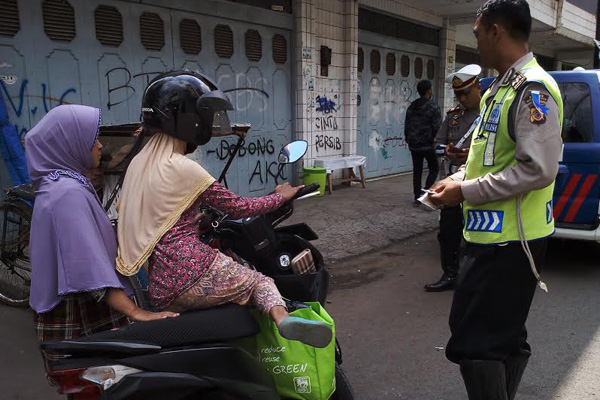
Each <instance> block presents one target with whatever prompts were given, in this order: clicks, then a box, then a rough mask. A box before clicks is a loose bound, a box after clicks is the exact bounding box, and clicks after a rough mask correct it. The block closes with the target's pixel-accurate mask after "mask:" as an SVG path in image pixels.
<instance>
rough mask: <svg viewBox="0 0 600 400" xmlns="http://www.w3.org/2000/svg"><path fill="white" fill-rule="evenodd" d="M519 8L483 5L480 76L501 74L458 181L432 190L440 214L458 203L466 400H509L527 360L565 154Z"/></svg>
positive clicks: (487, 96)
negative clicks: (484, 71) (489, 71)
mask: <svg viewBox="0 0 600 400" xmlns="http://www.w3.org/2000/svg"><path fill="white" fill-rule="evenodd" d="M531 24H532V20H531V13H530V9H529V5H528V3H527V1H526V0H488V1H487V2H486V3H485V4H484V5H483V6H481V8H480V9H479V11H478V12H477V17H476V21H475V25H474V27H473V32H474V34H475V37H476V38H477V49H478V50H479V55H480V56H481V62H482V66H484V67H487V68H494V69H496V70H497V71H498V78H497V79H496V80H495V81H494V82H493V83H492V85H491V86H490V88H489V89H487V90H486V92H485V93H484V94H483V99H482V102H481V107H482V110H481V113H480V115H481V117H482V118H481V121H479V122H478V125H477V128H476V129H475V131H474V132H473V137H472V140H471V147H470V149H469V155H468V159H467V163H466V167H465V169H464V170H463V171H459V172H458V173H457V174H454V175H452V176H451V177H450V178H448V179H444V180H442V181H440V182H439V183H438V184H437V185H436V186H434V189H433V190H434V191H435V192H436V194H433V195H431V196H430V199H431V200H432V201H433V202H435V203H437V204H440V205H444V206H450V207H452V206H456V205H458V204H460V203H461V202H462V203H463V217H464V220H465V227H464V237H465V240H466V241H467V245H466V248H465V253H464V256H463V257H462V258H461V264H460V274H459V277H458V280H457V284H456V288H455V291H454V300H453V303H452V310H451V312H450V330H451V333H452V336H451V338H450V340H449V342H448V345H447V347H446V356H447V357H448V359H449V360H450V361H452V362H455V363H457V364H459V365H460V372H461V374H462V377H463V380H464V383H465V386H466V389H467V393H468V394H469V399H470V400H484V399H485V400H512V399H514V398H515V396H516V393H517V387H518V385H519V382H520V381H521V377H522V376H523V372H524V371H525V368H526V366H527V361H528V359H529V356H530V355H531V347H530V346H529V344H528V343H527V330H526V328H525V322H526V320H527V315H528V314H529V308H530V307H531V302H532V300H533V296H534V292H535V288H536V284H537V285H539V286H540V288H542V290H546V286H545V285H544V284H543V283H542V282H541V280H540V276H539V273H538V268H540V267H541V266H542V263H543V260H544V256H545V253H546V246H547V241H548V239H547V238H548V237H549V236H550V235H552V233H553V232H554V220H553V217H552V193H553V190H554V179H555V177H556V174H557V172H558V159H559V156H560V154H561V150H562V140H561V124H562V119H563V106H562V98H561V93H560V90H559V88H558V85H557V84H556V82H555V81H554V79H552V77H551V76H550V75H549V74H548V73H547V72H546V71H544V69H543V68H542V67H540V65H539V64H538V63H537V61H536V59H535V57H534V56H533V54H532V53H531V52H530V51H529V46H528V43H527V42H528V40H529V35H530V33H531Z"/></svg>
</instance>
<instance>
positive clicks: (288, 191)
mask: <svg viewBox="0 0 600 400" xmlns="http://www.w3.org/2000/svg"><path fill="white" fill-rule="evenodd" d="M303 187H304V185H302V186H296V187H293V186H292V185H290V184H289V183H288V182H285V183H284V184H281V185H279V186H277V187H276V188H275V193H276V194H279V195H281V196H283V198H284V199H285V201H290V200H291V199H293V198H294V196H295V195H296V193H298V190H300V189H302V188H303Z"/></svg>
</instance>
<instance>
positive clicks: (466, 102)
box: [425, 64, 481, 292]
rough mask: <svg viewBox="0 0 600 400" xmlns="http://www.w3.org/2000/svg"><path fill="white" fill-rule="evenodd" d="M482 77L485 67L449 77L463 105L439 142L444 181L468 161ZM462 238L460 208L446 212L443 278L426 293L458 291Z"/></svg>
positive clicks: (442, 221)
mask: <svg viewBox="0 0 600 400" xmlns="http://www.w3.org/2000/svg"><path fill="white" fill-rule="evenodd" d="M479 74H481V67H480V66H479V65H477V64H471V65H467V66H466V67H464V68H461V69H460V70H459V71H456V72H455V73H453V74H450V75H448V76H447V77H446V83H450V84H452V89H453V90H454V95H455V96H456V99H457V100H458V103H459V105H458V107H455V108H452V109H451V110H449V111H448V112H447V113H446V119H445V120H444V122H443V123H442V126H441V127H440V130H439V131H438V133H437V136H436V138H435V145H436V152H438V154H440V153H441V154H442V155H443V158H444V159H445V161H444V162H442V163H441V164H442V165H444V167H442V168H441V174H440V175H442V178H445V177H446V176H448V175H450V174H452V173H454V172H456V170H457V169H458V167H460V166H461V165H462V164H464V163H465V161H466V158H467V154H468V149H469V145H470V144H471V134H472V133H473V130H474V128H475V126H473V122H475V120H476V119H477V117H478V116H479V102H480V101H481V93H480V92H481V85H480V84H479V79H478V76H479ZM462 236H463V235H462V211H461V208H460V206H456V207H445V208H443V209H442V211H441V213H440V232H439V233H438V242H439V244H440V258H441V260H440V261H441V263H442V271H443V274H442V277H441V278H440V279H439V280H438V281H437V282H435V283H430V284H427V285H425V291H427V292H442V291H444V290H448V289H452V288H453V287H454V284H455V281H456V277H457V276H458V251H459V248H460V244H461V242H462Z"/></svg>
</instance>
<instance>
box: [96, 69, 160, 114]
mask: <svg viewBox="0 0 600 400" xmlns="http://www.w3.org/2000/svg"><path fill="white" fill-rule="evenodd" d="M163 72H164V71H156V72H141V73H139V74H132V73H131V71H129V69H128V68H127V67H116V68H112V69H110V70H108V71H107V72H106V73H105V74H104V77H105V78H106V90H107V97H108V103H107V104H106V108H108V109H109V110H110V109H111V108H112V107H114V106H118V105H119V104H123V103H127V102H128V101H129V100H130V99H131V98H132V97H133V96H135V93H136V91H135V87H134V86H132V84H133V82H134V80H135V79H143V80H144V84H143V87H146V86H147V85H148V83H150V81H151V80H152V78H154V77H155V76H156V75H158V74H162V73H163ZM122 74H124V76H125V81H124V82H123V81H122V79H119V80H117V78H116V77H117V76H119V77H122V76H123V75H122ZM111 79H112V82H111ZM115 81H116V82H115ZM117 82H118V83H117Z"/></svg>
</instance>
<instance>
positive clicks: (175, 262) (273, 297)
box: [149, 182, 284, 311]
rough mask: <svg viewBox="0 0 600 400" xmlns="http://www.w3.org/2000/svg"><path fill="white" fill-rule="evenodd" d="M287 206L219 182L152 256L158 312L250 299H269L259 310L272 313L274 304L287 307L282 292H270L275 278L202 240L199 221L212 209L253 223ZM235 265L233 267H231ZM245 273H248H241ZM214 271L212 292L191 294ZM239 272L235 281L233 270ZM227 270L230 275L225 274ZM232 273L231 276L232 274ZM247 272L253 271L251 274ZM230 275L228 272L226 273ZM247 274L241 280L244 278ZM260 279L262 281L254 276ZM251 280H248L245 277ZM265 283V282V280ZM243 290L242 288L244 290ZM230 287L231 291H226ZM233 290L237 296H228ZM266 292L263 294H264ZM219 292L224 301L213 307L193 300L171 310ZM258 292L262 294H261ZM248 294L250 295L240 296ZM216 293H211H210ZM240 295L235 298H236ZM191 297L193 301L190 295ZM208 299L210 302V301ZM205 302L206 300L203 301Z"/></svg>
mask: <svg viewBox="0 0 600 400" xmlns="http://www.w3.org/2000/svg"><path fill="white" fill-rule="evenodd" d="M283 203H284V198H283V196H281V195H279V194H271V195H268V196H263V197H254V198H249V197H241V196H238V195H236V194H235V193H233V192H231V191H229V190H227V189H226V188H224V187H223V186H221V185H220V184H219V183H217V182H215V183H213V184H212V185H211V186H210V187H209V188H208V189H206V190H205V191H204V192H203V193H202V194H201V195H200V196H199V197H198V199H197V200H196V201H195V202H194V204H193V205H192V206H191V207H190V208H189V209H187V210H186V211H185V212H184V213H183V214H182V215H181V218H179V221H177V223H176V224H175V225H174V226H173V227H172V228H171V229H170V230H169V231H168V232H167V233H166V234H165V235H164V236H163V237H162V238H161V240H160V241H159V242H158V244H157V245H156V247H155V248H154V252H153V253H152V256H151V257H150V282H149V286H150V287H149V291H150V297H151V299H152V303H153V305H154V306H155V307H156V308H158V309H167V308H169V309H177V310H178V311H184V310H183V308H192V307H196V306H198V307H209V306H212V305H217V304H215V302H216V303H220V304H223V303H226V302H236V303H239V304H243V303H245V302H247V301H248V300H249V299H250V298H252V297H254V300H258V299H263V301H259V303H263V304H262V305H261V304H257V305H258V306H259V308H262V309H265V311H268V310H267V309H268V308H269V307H272V306H273V304H275V305H279V304H282V302H281V300H280V296H279V293H278V292H277V293H276V294H273V293H266V294H265V293H264V292H265V290H266V291H270V292H272V291H273V290H275V291H276V288H274V284H273V285H272V287H270V285H269V284H268V282H266V281H268V280H269V278H266V277H264V276H263V275H261V274H259V273H257V272H255V271H252V270H250V269H248V268H244V267H242V266H239V264H237V263H235V262H233V260H231V259H229V258H228V257H226V256H225V255H223V254H221V253H220V252H219V251H218V250H216V249H214V248H212V247H210V246H208V245H206V244H204V243H203V242H202V241H200V239H199V235H198V227H197V220H198V217H199V215H200V212H201V211H200V208H201V207H206V206H209V207H212V208H214V209H216V210H218V211H221V212H223V213H226V214H229V215H231V216H233V217H234V218H247V217H252V216H256V215H261V214H266V213H268V212H270V211H273V210H276V209H278V208H279V207H281V206H282V205H283ZM232 263H233V264H235V266H234V265H231V264H232ZM240 267H241V268H244V269H240ZM208 270H214V271H211V273H210V274H206V277H208V278H210V282H202V285H203V286H204V287H207V286H209V287H211V288H212V289H209V291H208V292H207V291H206V290H205V291H204V292H203V293H199V292H198V290H190V289H192V288H193V287H194V286H196V284H198V283H199V282H200V280H201V278H202V277H203V276H204V275H205V273H206V272H207V271H208ZM233 270H235V274H233V275H235V276H232V271H233ZM219 271H223V272H224V273H223V274H222V273H219ZM227 271H228V272H227ZM246 271H247V272H246ZM225 272H226V273H225ZM240 274H241V275H240ZM255 274H257V275H260V276H254V275H255ZM242 275H245V276H242ZM263 278H264V279H263ZM240 285H241V286H242V287H240ZM224 286H225V287H224ZM228 287H230V288H231V292H232V293H231V296H224V294H226V293H227V292H228ZM261 288H262V289H263V290H260V289H261ZM217 289H218V291H219V293H220V295H219V296H220V297H221V298H222V300H221V301H217V300H215V301H212V303H210V304H208V303H206V301H204V302H203V303H202V304H191V302H190V301H189V298H188V299H187V301H186V302H185V304H182V302H181V301H180V302H179V305H178V306H174V307H169V306H170V305H171V303H173V301H174V300H175V299H177V298H178V297H180V296H182V295H183V294H184V293H186V292H189V293H188V295H190V294H191V293H196V297H205V298H210V295H211V294H215V292H216V291H217ZM257 290H258V291H257ZM240 291H241V292H244V293H240ZM209 292H210V293H209ZM234 292H235V293H234ZM188 297H189V296H188ZM204 300H206V299H204ZM198 301H200V299H198Z"/></svg>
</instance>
